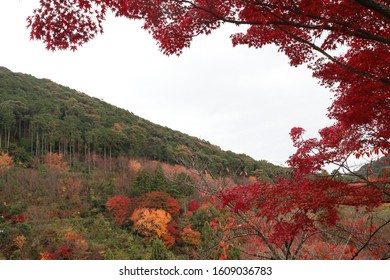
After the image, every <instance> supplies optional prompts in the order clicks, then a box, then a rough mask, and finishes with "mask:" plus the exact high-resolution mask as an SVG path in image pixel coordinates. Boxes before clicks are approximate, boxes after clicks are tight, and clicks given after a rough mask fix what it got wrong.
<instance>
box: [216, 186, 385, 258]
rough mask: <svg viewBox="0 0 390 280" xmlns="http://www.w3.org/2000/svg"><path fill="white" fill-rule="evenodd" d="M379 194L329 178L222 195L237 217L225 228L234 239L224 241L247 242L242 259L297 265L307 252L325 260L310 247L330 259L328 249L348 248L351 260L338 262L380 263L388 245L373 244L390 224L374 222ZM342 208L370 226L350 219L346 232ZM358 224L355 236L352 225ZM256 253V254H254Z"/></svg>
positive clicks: (381, 219) (242, 188) (241, 189)
mask: <svg viewBox="0 0 390 280" xmlns="http://www.w3.org/2000/svg"><path fill="white" fill-rule="evenodd" d="M381 194H382V192H381V190H380V189H374V188H366V187H364V186H363V187H356V186H353V185H350V184H348V183H345V182H336V181H333V180H331V179H330V178H325V179H316V180H313V179H310V178H301V179H299V180H297V179H295V180H289V179H284V180H280V181H279V182H278V183H277V184H273V183H261V182H258V183H255V184H253V185H248V186H237V187H234V188H231V189H229V190H227V191H225V192H224V193H222V201H223V202H224V203H225V204H226V205H228V206H229V207H230V208H231V210H232V211H233V213H235V214H236V220H235V221H233V223H232V224H231V225H230V226H229V228H228V229H229V230H232V229H233V231H234V233H229V235H227V237H226V238H225V239H235V238H236V237H238V236H250V238H251V240H247V242H249V243H250V244H256V246H250V247H251V248H250V250H249V251H247V252H246V253H247V254H249V255H252V256H256V257H258V258H264V259H302V258H307V257H308V254H307V252H309V251H310V253H311V254H312V255H311V256H310V258H314V259H319V258H324V255H321V254H319V255H315V254H314V252H316V250H317V252H318V253H320V250H318V249H319V248H313V247H311V246H315V244H318V246H323V248H325V247H326V248H327V250H329V251H328V252H329V253H330V252H331V251H332V249H331V248H336V247H337V248H339V249H340V248H342V247H343V246H344V247H345V248H347V247H348V248H350V250H351V251H350V254H347V255H338V256H337V257H338V258H343V257H348V256H350V257H351V258H361V257H362V256H365V258H375V259H381V258H384V257H385V255H386V252H387V250H388V249H389V245H388V244H387V243H386V239H382V240H381V241H378V240H379V239H381V238H379V236H380V235H381V232H386V227H388V226H389V224H390V220H389V217H386V216H383V217H379V219H378V220H377V221H376V222H373V221H374V217H375V216H377V213H375V211H374V210H375V207H378V206H380V205H381V204H382V203H383V199H382V196H381ZM342 207H348V208H349V209H352V210H351V211H352V212H357V210H358V209H362V210H361V211H363V212H364V213H365V215H366V216H367V217H370V218H369V219H370V220H371V223H365V224H362V223H361V217H357V218H355V217H354V215H353V214H350V215H349V216H350V217H351V219H352V221H350V222H349V226H348V223H346V222H345V221H344V220H343V219H341V209H342ZM354 209H356V210H354ZM359 223H360V229H359V231H358V232H357V231H356V230H355V227H354V226H352V225H353V224H356V225H357V224H359ZM234 224H235V225H234ZM358 236H359V237H358ZM363 236H365V237H363ZM354 238H358V240H360V241H357V240H355V241H354V240H353V239H354ZM378 238H379V239H378ZM363 240H364V241H363ZM255 248H256V250H257V251H256V252H253V251H252V249H255ZM308 248H311V249H308ZM374 248H375V249H374ZM374 251H375V252H376V253H375V254H372V252H374ZM305 252H306V253H305ZM330 256H331V254H330V255H328V256H327V257H326V258H329V257H330Z"/></svg>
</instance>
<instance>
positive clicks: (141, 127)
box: [0, 67, 284, 180]
mask: <svg viewBox="0 0 390 280" xmlns="http://www.w3.org/2000/svg"><path fill="white" fill-rule="evenodd" d="M0 149H2V150H5V151H7V152H8V153H9V154H11V155H12V156H13V157H14V160H15V162H16V163H17V164H22V165H26V166H29V165H31V163H32V158H33V157H34V156H35V157H37V156H43V155H45V154H46V153H48V152H52V153H53V152H56V153H62V154H63V155H64V157H65V158H66V159H67V160H68V162H69V163H70V164H71V165H72V166H77V168H83V169H84V171H90V170H91V168H93V165H94V164H96V162H94V159H95V158H96V155H99V156H102V157H103V160H104V162H105V165H106V168H107V170H112V168H113V165H112V158H116V157H118V156H128V157H135V158H141V157H142V158H146V159H150V160H157V161H161V162H166V163H170V164H176V163H178V153H183V149H184V150H186V149H188V150H189V151H190V152H191V153H192V156H193V158H196V159H197V161H198V162H199V163H200V164H201V165H202V166H203V167H204V168H205V169H207V172H210V173H212V174H215V175H223V174H224V175H229V174H233V175H239V174H247V175H248V174H250V173H254V174H257V175H258V176H262V177H263V179H268V180H270V179H273V178H275V177H276V176H279V175H281V174H282V173H283V172H284V170H283V169H282V168H279V167H277V166H274V165H272V164H270V163H268V162H267V161H255V160H253V159H252V158H250V157H249V156H246V155H243V154H241V155H238V154H235V153H233V152H230V151H227V152H225V151H222V150H221V149H220V148H219V147H218V146H215V145H212V144H210V143H209V142H207V141H205V140H202V139H198V138H196V137H191V136H188V135H186V134H183V133H180V132H178V131H173V130H171V129H169V128H167V127H162V126H159V125H156V124H153V123H151V122H149V121H147V120H145V119H142V118H140V117H138V116H136V115H134V114H133V113H131V112H128V111H126V110H124V109H120V108H117V107H114V106H112V105H109V104H107V103H105V102H103V101H101V100H99V99H96V98H92V97H89V96H87V95H85V94H83V93H80V92H77V91H75V90H72V89H69V88H67V87H64V86H60V85H58V84H56V83H54V82H51V81H49V80H46V79H37V78H34V77H32V76H30V75H25V74H20V73H13V72H11V71H9V70H7V69H6V68H3V67H0ZM79 171H80V170H79Z"/></svg>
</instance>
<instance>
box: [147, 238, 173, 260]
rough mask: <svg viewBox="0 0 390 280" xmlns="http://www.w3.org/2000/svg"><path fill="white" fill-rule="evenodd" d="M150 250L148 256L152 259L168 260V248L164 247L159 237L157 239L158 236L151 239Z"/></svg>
mask: <svg viewBox="0 0 390 280" xmlns="http://www.w3.org/2000/svg"><path fill="white" fill-rule="evenodd" d="M151 250H152V251H151V256H150V258H151V259H152V260H168V259H169V257H168V250H167V248H166V247H165V245H164V243H163V242H162V241H161V240H160V239H158V238H155V239H153V241H152V244H151Z"/></svg>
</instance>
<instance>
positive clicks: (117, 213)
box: [106, 195, 132, 225]
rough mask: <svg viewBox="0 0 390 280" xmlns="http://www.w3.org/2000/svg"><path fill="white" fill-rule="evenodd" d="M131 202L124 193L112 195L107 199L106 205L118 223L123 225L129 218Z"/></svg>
mask: <svg viewBox="0 0 390 280" xmlns="http://www.w3.org/2000/svg"><path fill="white" fill-rule="evenodd" d="M131 202H132V201H131V199H130V198H128V197H126V196H124V195H117V196H114V197H112V198H110V199H109V200H108V201H107V203H106V207H107V209H108V211H110V212H111V213H112V215H113V217H114V220H115V222H117V223H118V224H119V225H123V224H124V223H126V221H127V220H128V219H129V217H130V214H131V212H130V206H131Z"/></svg>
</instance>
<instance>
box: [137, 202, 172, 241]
mask: <svg viewBox="0 0 390 280" xmlns="http://www.w3.org/2000/svg"><path fill="white" fill-rule="evenodd" d="M130 219H131V221H132V222H133V229H134V231H135V232H137V233H138V234H140V235H141V236H145V237H148V238H159V239H161V240H162V241H163V242H164V244H165V246H167V247H171V246H172V245H173V244H174V243H175V241H174V237H172V236H171V235H170V233H169V232H168V224H169V222H170V221H171V220H172V216H171V215H170V214H169V213H168V212H166V211H164V210H162V209H149V208H137V209H135V210H134V212H133V214H131V217H130Z"/></svg>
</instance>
